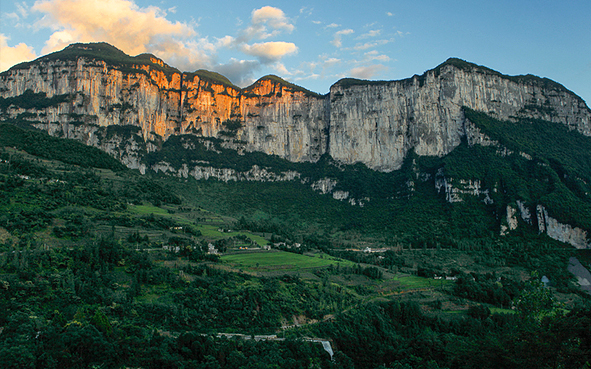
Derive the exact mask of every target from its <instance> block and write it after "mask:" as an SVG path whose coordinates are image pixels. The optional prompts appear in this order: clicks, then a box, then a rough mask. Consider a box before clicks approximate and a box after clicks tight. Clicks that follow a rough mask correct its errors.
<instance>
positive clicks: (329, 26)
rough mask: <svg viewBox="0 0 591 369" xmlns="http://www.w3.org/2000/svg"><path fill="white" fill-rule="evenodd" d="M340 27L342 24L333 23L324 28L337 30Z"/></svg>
mask: <svg viewBox="0 0 591 369" xmlns="http://www.w3.org/2000/svg"><path fill="white" fill-rule="evenodd" d="M340 26H341V25H340V24H336V23H331V24H329V25H327V26H325V27H324V28H337V27H340Z"/></svg>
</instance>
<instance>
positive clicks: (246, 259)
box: [221, 251, 355, 272]
mask: <svg viewBox="0 0 591 369" xmlns="http://www.w3.org/2000/svg"><path fill="white" fill-rule="evenodd" d="M221 259H222V261H223V262H224V263H228V264H233V265H234V266H235V267H238V268H242V269H248V270H251V271H259V272H265V271H277V270H284V271H296V270H300V269H306V268H322V267H327V266H329V265H335V266H336V265H341V266H354V265H355V264H354V263H353V262H350V261H347V260H342V259H337V258H334V257H330V256H328V255H322V257H321V256H320V255H314V256H308V255H300V254H294V253H291V252H286V251H274V252H257V253H247V254H233V255H225V256H222V258H221Z"/></svg>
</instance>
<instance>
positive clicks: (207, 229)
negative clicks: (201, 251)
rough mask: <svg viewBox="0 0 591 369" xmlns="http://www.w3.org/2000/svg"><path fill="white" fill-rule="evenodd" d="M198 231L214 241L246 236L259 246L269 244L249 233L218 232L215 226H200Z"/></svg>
mask: <svg viewBox="0 0 591 369" xmlns="http://www.w3.org/2000/svg"><path fill="white" fill-rule="evenodd" d="M197 229H198V230H199V231H201V234H202V235H203V236H204V237H206V238H209V239H214V240H219V239H222V238H229V237H234V236H246V237H248V238H250V239H251V240H253V241H254V242H256V243H257V244H258V245H259V246H264V245H266V244H268V243H269V241H267V240H266V239H264V238H263V237H261V236H257V235H255V234H252V233H249V232H243V231H238V232H220V231H218V229H219V227H216V226H213V225H206V224H200V225H199V226H197Z"/></svg>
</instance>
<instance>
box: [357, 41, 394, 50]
mask: <svg viewBox="0 0 591 369" xmlns="http://www.w3.org/2000/svg"><path fill="white" fill-rule="evenodd" d="M392 41H393V40H392V39H390V40H377V41H374V42H366V43H364V44H361V43H358V44H356V45H355V46H353V48H352V49H353V50H355V51H362V50H367V49H371V48H372V47H376V46H382V45H386V44H388V43H390V42H392Z"/></svg>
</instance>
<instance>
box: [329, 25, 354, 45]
mask: <svg viewBox="0 0 591 369" xmlns="http://www.w3.org/2000/svg"><path fill="white" fill-rule="evenodd" d="M352 33H355V31H353V30H352V29H350V28H349V29H343V30H340V31H338V32H336V33H335V34H334V38H333V40H332V41H331V44H333V45H334V46H336V47H341V46H342V45H343V42H342V39H343V36H344V35H350V34H352Z"/></svg>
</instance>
